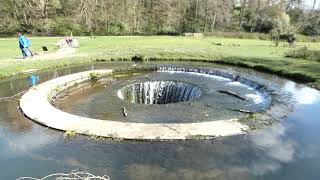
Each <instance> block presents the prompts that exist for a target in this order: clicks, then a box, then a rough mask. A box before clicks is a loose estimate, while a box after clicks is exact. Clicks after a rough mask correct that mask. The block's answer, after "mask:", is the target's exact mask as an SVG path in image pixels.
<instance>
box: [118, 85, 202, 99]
mask: <svg viewBox="0 0 320 180" xmlns="http://www.w3.org/2000/svg"><path fill="white" fill-rule="evenodd" d="M200 96H201V90H200V88H198V87H196V86H193V85H191V84H188V83H184V82H177V81H147V82H140V83H134V84H130V85H127V86H125V87H123V88H122V89H121V90H119V91H118V97H119V98H120V99H123V100H126V101H129V102H132V103H135V104H169V103H178V102H184V101H191V100H194V99H197V98H199V97H200Z"/></svg>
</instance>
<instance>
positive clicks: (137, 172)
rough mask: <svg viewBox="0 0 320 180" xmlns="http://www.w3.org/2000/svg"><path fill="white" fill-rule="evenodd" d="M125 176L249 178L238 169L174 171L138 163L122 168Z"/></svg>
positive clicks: (144, 178)
mask: <svg viewBox="0 0 320 180" xmlns="http://www.w3.org/2000/svg"><path fill="white" fill-rule="evenodd" d="M124 174H125V176H126V178H128V179H130V180H147V179H159V180H161V179H165V180H176V179H185V180H192V179H197V180H204V179H225V180H228V179H230V180H231V179H245V180H250V179H252V177H250V175H249V174H247V173H246V172H245V171H242V170H240V169H232V168H231V169H230V170H227V171H226V170H223V169H219V168H217V169H210V170H205V171H203V170H196V169H192V168H191V169H187V168H186V169H178V170H176V171H171V170H167V169H165V168H163V167H161V166H158V165H139V164H132V165H129V166H126V167H125V169H124Z"/></svg>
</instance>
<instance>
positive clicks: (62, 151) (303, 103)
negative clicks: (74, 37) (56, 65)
mask: <svg viewBox="0 0 320 180" xmlns="http://www.w3.org/2000/svg"><path fill="white" fill-rule="evenodd" d="M120 65H121V66H123V64H120ZM111 66H119V64H103V65H92V66H91V65H89V66H83V67H75V68H66V69H60V70H55V71H50V72H43V73H39V74H37V75H39V77H40V82H44V81H46V80H48V79H52V78H55V77H57V76H61V75H64V74H70V73H73V72H78V71H83V70H90V69H96V68H102V67H111ZM203 66H206V64H203ZM227 68H230V67H227ZM236 70H237V71H242V72H245V73H248V74H252V75H256V76H260V77H263V78H265V79H268V80H271V81H273V82H276V83H277V84H279V85H280V86H281V88H282V89H283V90H286V91H289V92H291V93H292V94H293V96H294V98H295V110H294V111H293V112H292V113H290V114H289V115H288V117H286V118H285V120H284V121H283V122H281V123H278V124H276V125H274V126H272V127H270V128H267V129H263V130H260V131H257V132H255V133H253V134H250V135H246V136H243V135H241V136H232V137H225V138H219V139H215V140H210V141H209V140H203V141H186V142H181V141H179V142H132V141H122V142H110V141H106V142H104V141H95V140H91V139H88V138H87V137H84V136H77V137H76V138H74V139H70V140H66V139H64V138H63V136H62V135H63V133H62V132H59V131H55V130H51V129H47V128H45V127H43V126H40V125H38V124H36V123H33V122H32V121H30V120H28V119H26V118H24V117H23V116H22V115H21V113H20V112H19V110H18V109H17V105H18V102H17V99H18V98H17V99H14V100H12V101H11V102H1V103H0V149H1V153H0V169H1V170H0V172H1V173H0V174H1V175H0V176H1V177H0V179H6V180H7V179H15V178H17V177H19V176H32V177H42V176H45V175H47V174H51V173H55V172H69V171H71V170H73V169H84V170H89V171H90V172H92V173H95V174H97V175H103V174H108V175H109V176H110V177H111V179H137V180H138V179H139V180H143V179H243V180H250V179H253V180H254V179H259V180H261V179H270V180H274V179H285V180H289V179H290V180H295V179H296V180H301V179H318V177H320V172H319V166H320V141H319V140H318V137H319V135H320V131H319V128H320V121H319V109H320V93H319V91H316V90H314V89H311V88H308V87H305V86H303V85H299V84H296V83H293V82H291V81H288V80H284V79H281V78H278V77H276V76H271V75H264V74H261V73H256V72H254V71H249V70H243V69H236ZM28 77H29V75H25V76H21V77H15V78H9V79H3V80H1V82H0V97H3V96H11V95H13V94H16V93H18V92H20V91H23V90H25V89H27V88H28V87H30V85H29V82H28ZM35 108H36V107H35Z"/></svg>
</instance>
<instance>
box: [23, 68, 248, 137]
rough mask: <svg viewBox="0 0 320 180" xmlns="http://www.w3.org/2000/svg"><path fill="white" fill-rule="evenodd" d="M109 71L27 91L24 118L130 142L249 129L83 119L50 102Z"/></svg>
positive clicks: (234, 123)
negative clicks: (70, 88)
mask: <svg viewBox="0 0 320 180" xmlns="http://www.w3.org/2000/svg"><path fill="white" fill-rule="evenodd" d="M112 72H113V70H112V69H106V70H92V71H85V72H80V73H75V74H70V75H66V76H63V77H59V78H56V79H52V80H49V81H47V82H44V83H42V84H39V85H37V86H35V87H33V88H30V90H29V91H27V92H26V93H25V94H24V95H23V96H22V98H21V99H20V108H21V110H22V112H23V113H24V115H25V116H27V117H28V118H30V119H31V120H33V121H35V122H37V123H40V124H42V125H44V126H47V127H50V128H53V129H58V130H62V131H74V132H75V133H78V134H84V135H95V136H101V137H109V138H119V139H129V140H159V139H161V140H186V139H201V138H212V137H221V136H232V135H238V134H244V133H245V132H246V130H247V129H248V127H247V126H246V125H244V124H241V123H240V122H238V119H227V120H219V121H211V122H197V123H131V122H118V121H112V120H100V119H93V118H86V117H81V116H77V115H74V114H70V113H66V112H63V111H61V110H59V109H57V108H56V107H54V106H53V105H52V104H51V103H50V99H52V98H54V97H55V96H56V95H57V94H58V93H60V92H62V91H64V90H66V89H67V88H69V87H72V86H74V85H76V84H80V83H83V82H85V81H88V80H90V79H91V74H92V73H95V74H96V73H98V74H103V75H107V74H111V73H112Z"/></svg>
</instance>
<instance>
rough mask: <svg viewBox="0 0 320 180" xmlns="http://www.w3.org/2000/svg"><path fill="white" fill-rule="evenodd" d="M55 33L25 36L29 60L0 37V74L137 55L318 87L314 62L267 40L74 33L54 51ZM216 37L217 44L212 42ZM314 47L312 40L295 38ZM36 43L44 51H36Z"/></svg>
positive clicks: (13, 41) (319, 64)
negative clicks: (71, 44) (65, 48)
mask: <svg viewBox="0 0 320 180" xmlns="http://www.w3.org/2000/svg"><path fill="white" fill-rule="evenodd" d="M59 39H60V38H45V37H43V38H31V41H32V48H31V49H32V51H33V52H39V53H40V54H41V55H39V56H38V57H36V58H35V59H33V60H22V59H15V58H16V57H18V56H21V55H20V50H19V49H18V43H17V39H14V38H9V39H0V77H6V76H10V75H13V74H16V73H20V72H22V71H24V70H28V69H33V68H37V69H47V68H50V67H59V66H65V65H71V64H79V63H86V62H93V61H96V60H97V59H100V60H101V59H103V60H111V59H120V58H122V59H130V58H131V57H132V56H134V55H142V56H143V57H145V59H157V60H160V59H162V60H202V61H215V62H217V63H224V64H231V65H237V66H244V67H249V68H254V69H257V70H261V71H267V72H271V73H276V74H279V75H282V76H285V77H289V78H292V79H296V80H299V81H302V82H305V83H309V84H310V85H313V86H316V87H318V88H319V87H320V62H317V61H310V60H304V59H292V58H286V57H285V54H286V53H287V52H288V51H290V50H293V49H295V48H288V47H286V45H285V43H282V44H281V46H280V47H274V43H273V42H271V41H263V40H253V39H227V38H216V37H207V38H188V37H169V36H144V37H141V36H128V37H126V36H108V37H96V38H88V37H79V38H77V39H78V40H79V42H80V48H78V49H76V51H75V52H74V53H73V54H63V53H62V55H61V54H59V53H57V51H58V49H57V48H56V43H57V41H58V40H59ZM218 43H221V45H215V44H218ZM305 45H306V46H308V47H309V48H310V49H313V50H320V45H319V44H316V43H298V44H297V46H298V47H296V48H299V47H302V46H305ZM41 46H48V48H49V53H48V54H42V50H41Z"/></svg>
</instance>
